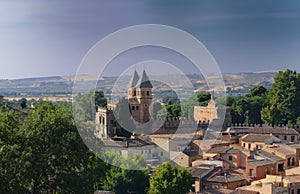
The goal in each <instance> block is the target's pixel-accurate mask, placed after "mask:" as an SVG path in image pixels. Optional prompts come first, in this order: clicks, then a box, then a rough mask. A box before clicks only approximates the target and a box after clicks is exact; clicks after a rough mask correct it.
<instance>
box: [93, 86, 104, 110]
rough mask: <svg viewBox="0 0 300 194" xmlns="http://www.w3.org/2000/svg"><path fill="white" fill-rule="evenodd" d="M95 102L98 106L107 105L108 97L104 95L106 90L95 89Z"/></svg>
mask: <svg viewBox="0 0 300 194" xmlns="http://www.w3.org/2000/svg"><path fill="white" fill-rule="evenodd" d="M95 104H96V108H97V107H105V106H106V105H107V99H106V98H105V97H104V92H103V91H101V90H96V91H95Z"/></svg>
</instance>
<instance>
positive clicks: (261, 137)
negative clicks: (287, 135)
mask: <svg viewBox="0 0 300 194" xmlns="http://www.w3.org/2000/svg"><path fill="white" fill-rule="evenodd" d="M270 138H276V137H274V136H272V135H271V134H247V135H244V136H243V137H241V140H242V141H245V142H262V143H265V142H266V141H267V140H269V139H270ZM278 141H279V139H278Z"/></svg>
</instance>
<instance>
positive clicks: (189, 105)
mask: <svg viewBox="0 0 300 194" xmlns="http://www.w3.org/2000/svg"><path fill="white" fill-rule="evenodd" d="M210 99H211V95H210V93H199V94H195V95H193V96H192V97H190V98H189V99H188V101H187V102H186V103H185V104H182V110H181V116H183V117H186V118H190V119H193V118H194V106H207V105H208V102H209V101H210Z"/></svg>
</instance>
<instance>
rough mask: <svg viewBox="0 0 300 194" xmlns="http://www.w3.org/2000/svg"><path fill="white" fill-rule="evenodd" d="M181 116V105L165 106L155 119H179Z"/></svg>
mask: <svg viewBox="0 0 300 194" xmlns="http://www.w3.org/2000/svg"><path fill="white" fill-rule="evenodd" d="M179 116H181V105H180V104H171V103H169V104H167V105H165V106H164V108H162V109H161V110H159V111H158V112H157V117H159V118H165V117H179Z"/></svg>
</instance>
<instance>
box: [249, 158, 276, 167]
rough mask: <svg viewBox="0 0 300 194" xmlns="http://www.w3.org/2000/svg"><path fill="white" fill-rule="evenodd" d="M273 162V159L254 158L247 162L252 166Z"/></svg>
mask: <svg viewBox="0 0 300 194" xmlns="http://www.w3.org/2000/svg"><path fill="white" fill-rule="evenodd" d="M274 163H275V162H274V161H271V160H268V159H266V160H254V161H251V162H249V164H252V165H254V166H265V165H270V164H274Z"/></svg>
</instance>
